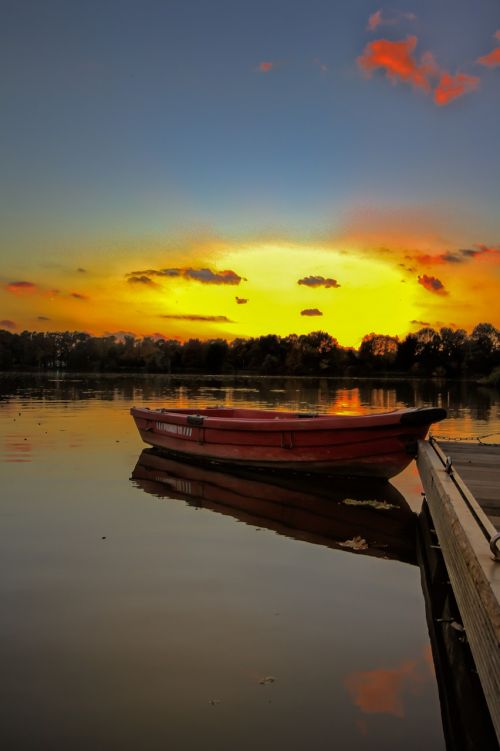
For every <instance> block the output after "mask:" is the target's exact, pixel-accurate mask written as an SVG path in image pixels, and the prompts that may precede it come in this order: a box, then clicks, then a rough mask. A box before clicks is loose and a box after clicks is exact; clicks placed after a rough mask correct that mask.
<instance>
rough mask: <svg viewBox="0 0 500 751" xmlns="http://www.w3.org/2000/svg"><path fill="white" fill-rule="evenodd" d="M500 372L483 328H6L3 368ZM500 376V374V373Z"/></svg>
mask: <svg viewBox="0 0 500 751" xmlns="http://www.w3.org/2000/svg"><path fill="white" fill-rule="evenodd" d="M499 368H500V330H499V329H497V328H495V326H493V325H492V324H490V323H479V324H477V326H475V328H474V329H473V330H472V332H471V333H470V334H467V332H466V331H465V330H464V329H451V328H447V327H443V328H441V329H439V330H435V329H433V328H430V327H426V328H422V329H420V331H417V332H416V333H412V334H408V335H407V336H406V337H405V338H404V339H401V340H400V339H399V338H397V337H393V336H388V335H386V334H374V333H371V334H367V335H366V336H365V337H364V338H363V340H362V342H361V345H360V347H359V349H357V350H356V349H354V348H351V347H342V346H341V345H340V344H339V343H338V342H337V340H336V339H335V338H334V337H332V336H331V335H330V334H328V333H326V332H324V331H314V332H312V333H310V334H303V335H297V334H290V335H288V336H286V337H280V336H277V335H275V334H268V335H266V336H259V337H252V338H248V339H242V338H239V339H234V340H232V341H229V342H228V341H226V340H224V339H208V340H200V339H188V340H187V341H184V342H180V341H178V340H177V339H162V338H159V337H143V338H135V337H133V336H123V337H117V336H113V335H110V336H101V337H96V336H90V335H89V334H87V333H84V332H70V331H64V332H37V331H23V332H22V333H20V334H15V333H12V332H10V331H6V330H0V370H51V369H66V370H73V371H101V372H120V371H129V372H133V371H142V372H148V373H172V374H182V373H193V374H198V373H206V374H224V373H227V374H235V373H240V374H242V373H249V374H250V373H252V374H253V373H255V374H259V375H313V376H315V375H325V376H328V375H329V376H357V375H370V374H377V373H395V374H397V373H399V374H401V373H404V374H409V375H413V376H423V377H426V376H427V377H428V376H441V377H462V376H485V375H488V374H490V373H491V372H493V371H495V369H499ZM495 372H497V371H495Z"/></svg>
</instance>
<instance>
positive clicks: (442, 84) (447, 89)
mask: <svg viewBox="0 0 500 751" xmlns="http://www.w3.org/2000/svg"><path fill="white" fill-rule="evenodd" d="M478 86H479V78H478V77H477V76H469V75H467V74H466V73H457V75H456V76H452V75H450V73H446V72H443V73H441V77H440V79H439V83H438V85H437V86H436V88H435V90H434V101H435V103H436V104H438V105H439V106H440V107H442V106H443V105H445V104H449V102H451V101H453V99H456V98H457V97H459V96H463V95H464V94H468V93H469V92H470V91H475V90H476V89H477V87H478Z"/></svg>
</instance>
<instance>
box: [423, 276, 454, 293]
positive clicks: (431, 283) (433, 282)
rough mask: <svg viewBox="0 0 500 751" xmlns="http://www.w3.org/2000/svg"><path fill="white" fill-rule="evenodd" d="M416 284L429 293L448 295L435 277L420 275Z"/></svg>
mask: <svg viewBox="0 0 500 751" xmlns="http://www.w3.org/2000/svg"><path fill="white" fill-rule="evenodd" d="M418 283H419V284H421V285H422V287H424V289H426V290H428V291H429V292H434V293H435V294H437V295H447V294H448V292H447V290H446V289H445V287H444V284H443V282H442V281H441V280H440V279H437V278H436V277H435V276H427V274H422V276H419V277H418Z"/></svg>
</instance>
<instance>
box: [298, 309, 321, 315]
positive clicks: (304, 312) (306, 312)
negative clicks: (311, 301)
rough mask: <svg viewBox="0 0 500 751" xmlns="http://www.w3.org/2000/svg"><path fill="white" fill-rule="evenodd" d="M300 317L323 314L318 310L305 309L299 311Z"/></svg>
mask: <svg viewBox="0 0 500 751" xmlns="http://www.w3.org/2000/svg"><path fill="white" fill-rule="evenodd" d="M300 315H301V316H322V315H323V313H322V312H321V310H318V308H306V309H305V310H301V311H300Z"/></svg>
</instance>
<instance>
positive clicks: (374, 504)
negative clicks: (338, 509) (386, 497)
mask: <svg viewBox="0 0 500 751" xmlns="http://www.w3.org/2000/svg"><path fill="white" fill-rule="evenodd" d="M342 503H343V504H345V505H346V506H369V507H370V508H374V509H377V511H390V510H391V509H392V508H399V506H396V505H395V504H394V503H387V501H376V500H373V501H370V500H366V501H357V500H356V499H355V498H344V500H343V501H342Z"/></svg>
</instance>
